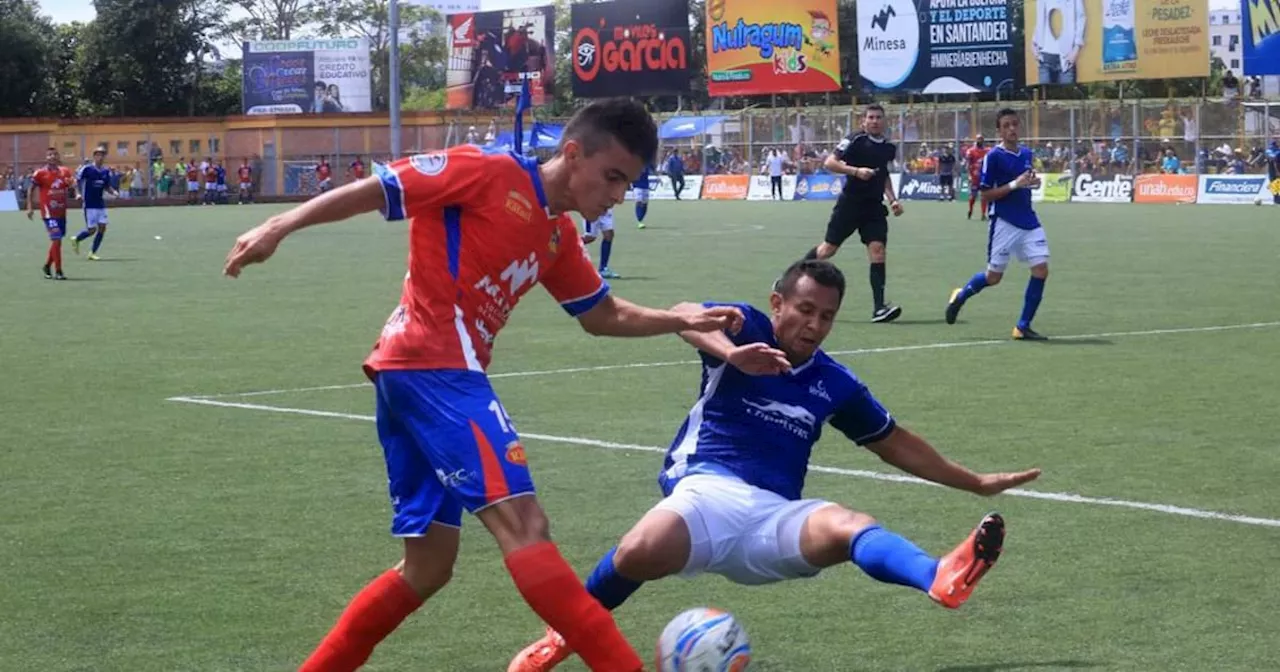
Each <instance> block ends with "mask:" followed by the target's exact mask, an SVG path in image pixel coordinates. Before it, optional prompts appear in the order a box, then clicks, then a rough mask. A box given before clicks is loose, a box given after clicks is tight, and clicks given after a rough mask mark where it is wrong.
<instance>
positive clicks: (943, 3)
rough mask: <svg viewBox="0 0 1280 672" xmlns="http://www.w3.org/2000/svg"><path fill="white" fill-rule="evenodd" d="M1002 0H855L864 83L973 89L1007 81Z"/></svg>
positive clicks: (868, 86)
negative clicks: (856, 1)
mask: <svg viewBox="0 0 1280 672" xmlns="http://www.w3.org/2000/svg"><path fill="white" fill-rule="evenodd" d="M1008 4H1009V3H1008V0H858V5H857V8H858V74H859V75H860V76H861V77H862V88H863V89H864V90H866V91H887V90H894V91H919V92H922V93H975V92H980V91H994V90H996V89H998V88H1000V87H1001V86H1011V85H1012V84H1013V64H1012V61H1011V60H1010V54H1011V52H1012V51H1013V42H1012V36H1011V35H1010V34H1009V7H1008Z"/></svg>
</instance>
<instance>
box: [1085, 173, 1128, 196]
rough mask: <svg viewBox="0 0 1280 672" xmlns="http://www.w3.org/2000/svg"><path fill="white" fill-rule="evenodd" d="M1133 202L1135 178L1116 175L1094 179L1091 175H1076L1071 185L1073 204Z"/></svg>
mask: <svg viewBox="0 0 1280 672" xmlns="http://www.w3.org/2000/svg"><path fill="white" fill-rule="evenodd" d="M1131 201H1133V176H1132V175H1114V176H1112V177H1099V178H1097V179H1094V177H1093V175H1091V174H1089V173H1081V174H1079V175H1076V177H1075V179H1074V180H1072V183H1071V202H1072V203H1129V202H1131Z"/></svg>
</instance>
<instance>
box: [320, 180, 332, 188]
mask: <svg viewBox="0 0 1280 672" xmlns="http://www.w3.org/2000/svg"><path fill="white" fill-rule="evenodd" d="M332 187H333V178H329V179H327V180H320V191H329V189H330V188H332Z"/></svg>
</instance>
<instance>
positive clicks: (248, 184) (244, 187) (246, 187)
mask: <svg viewBox="0 0 1280 672" xmlns="http://www.w3.org/2000/svg"><path fill="white" fill-rule="evenodd" d="M251 188H253V183H252V182H241V183H240V191H249V189H251Z"/></svg>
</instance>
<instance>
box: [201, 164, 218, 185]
mask: <svg viewBox="0 0 1280 672" xmlns="http://www.w3.org/2000/svg"><path fill="white" fill-rule="evenodd" d="M204 183H205V184H217V183H218V169H217V168H214V167H213V166H212V165H211V166H209V168H208V169H207V170H205V171H204Z"/></svg>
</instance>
